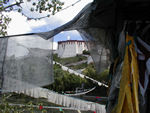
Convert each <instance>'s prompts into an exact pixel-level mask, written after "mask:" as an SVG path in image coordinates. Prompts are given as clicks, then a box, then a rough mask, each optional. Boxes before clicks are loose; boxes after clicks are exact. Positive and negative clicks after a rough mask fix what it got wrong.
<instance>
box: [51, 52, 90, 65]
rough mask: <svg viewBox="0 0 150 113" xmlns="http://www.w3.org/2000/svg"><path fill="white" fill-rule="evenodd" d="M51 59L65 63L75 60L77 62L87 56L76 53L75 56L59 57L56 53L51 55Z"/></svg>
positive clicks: (85, 58)
mask: <svg viewBox="0 0 150 113" xmlns="http://www.w3.org/2000/svg"><path fill="white" fill-rule="evenodd" d="M53 60H54V61H56V62H59V63H61V64H63V65H66V64H71V63H76V62H79V61H82V60H87V57H85V56H82V55H77V56H75V57H69V58H60V57H58V55H57V54H54V55H53Z"/></svg>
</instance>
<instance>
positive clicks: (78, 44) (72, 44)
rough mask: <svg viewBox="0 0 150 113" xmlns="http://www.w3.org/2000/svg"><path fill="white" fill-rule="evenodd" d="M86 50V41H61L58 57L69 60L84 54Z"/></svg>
mask: <svg viewBox="0 0 150 113" xmlns="http://www.w3.org/2000/svg"><path fill="white" fill-rule="evenodd" d="M84 50H86V51H87V50H88V49H87V46H86V44H85V41H81V40H67V41H59V42H58V49H57V54H58V57H61V58H67V57H73V56H76V55H79V54H82V53H83V51H84Z"/></svg>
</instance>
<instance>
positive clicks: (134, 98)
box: [112, 35, 139, 113]
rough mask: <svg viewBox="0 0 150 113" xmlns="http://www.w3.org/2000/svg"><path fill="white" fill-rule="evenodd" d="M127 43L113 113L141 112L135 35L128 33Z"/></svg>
mask: <svg viewBox="0 0 150 113" xmlns="http://www.w3.org/2000/svg"><path fill="white" fill-rule="evenodd" d="M126 43H127V46H126V51H125V57H124V64H123V70H122V78H121V81H120V91H119V98H118V103H117V105H116V106H115V108H114V109H113V111H112V113H139V102H138V81H139V72H138V64H137V53H136V51H135V46H134V40H133V37H131V36H129V35H127V36H126Z"/></svg>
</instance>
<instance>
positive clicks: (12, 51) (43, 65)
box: [0, 35, 53, 92]
mask: <svg viewBox="0 0 150 113" xmlns="http://www.w3.org/2000/svg"><path fill="white" fill-rule="evenodd" d="M52 41H53V39H52V38H51V39H49V40H44V39H43V38H41V37H40V36H39V35H26V36H25V35H24V36H16V37H13V38H11V37H10V38H6V37H4V38H0V51H1V52H0V83H1V84H0V89H1V91H2V92H14V91H20V90H24V89H29V88H35V87H39V86H45V85H49V84H51V83H53V67H52V65H53V61H52V60H53V59H52V52H53V42H52Z"/></svg>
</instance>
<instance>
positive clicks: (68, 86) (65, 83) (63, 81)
mask: <svg viewBox="0 0 150 113" xmlns="http://www.w3.org/2000/svg"><path fill="white" fill-rule="evenodd" d="M54 79H55V81H54V83H53V84H51V85H48V86H46V88H48V89H51V90H54V91H56V92H59V93H62V92H65V91H75V90H76V88H77V87H81V86H82V85H83V84H84V88H91V87H93V86H94V84H93V83H92V82H91V81H88V80H86V79H84V78H81V77H79V76H76V75H74V74H71V73H69V72H67V71H63V70H62V69H61V67H60V66H59V65H58V64H55V65H54Z"/></svg>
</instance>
